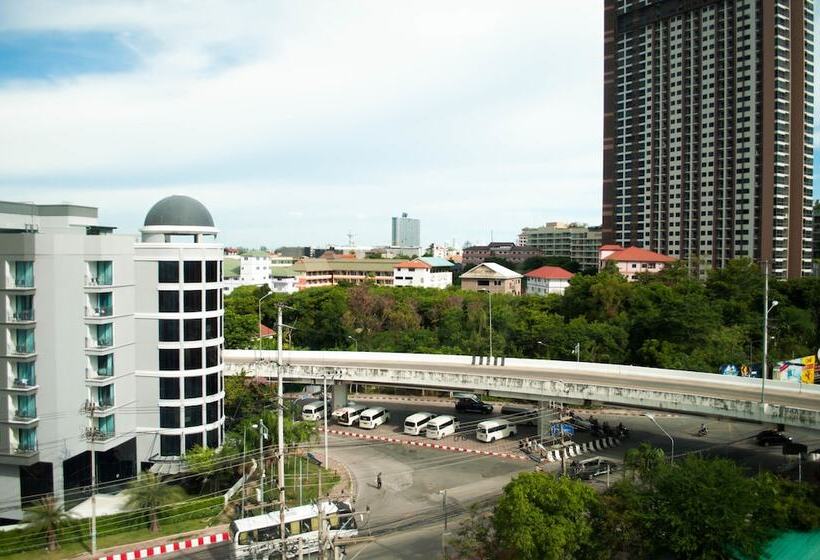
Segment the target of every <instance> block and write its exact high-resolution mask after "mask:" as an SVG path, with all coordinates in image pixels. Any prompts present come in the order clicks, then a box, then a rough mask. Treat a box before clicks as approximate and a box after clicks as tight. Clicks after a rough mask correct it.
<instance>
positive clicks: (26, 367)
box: [14, 362, 37, 386]
mask: <svg viewBox="0 0 820 560" xmlns="http://www.w3.org/2000/svg"><path fill="white" fill-rule="evenodd" d="M14 382H15V383H17V384H19V385H26V386H31V385H36V384H37V379H36V377H35V375H34V362H17V376H16V377H15V379H14Z"/></svg>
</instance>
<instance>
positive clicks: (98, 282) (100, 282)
mask: <svg viewBox="0 0 820 560" xmlns="http://www.w3.org/2000/svg"><path fill="white" fill-rule="evenodd" d="M85 285H86V286H88V287H91V288H95V287H97V286H110V285H111V280H110V279H109V278H102V277H100V276H86V277H85Z"/></svg>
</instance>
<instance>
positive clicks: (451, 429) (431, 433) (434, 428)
mask: <svg viewBox="0 0 820 560" xmlns="http://www.w3.org/2000/svg"><path fill="white" fill-rule="evenodd" d="M456 430H458V419H457V418H455V417H454V416H450V415H449V414H442V415H441V416H436V417H435V418H433V419H432V420H430V421H429V422H427V437H429V438H433V439H441V438H443V437H444V436H449V435H450V434H454V433H456Z"/></svg>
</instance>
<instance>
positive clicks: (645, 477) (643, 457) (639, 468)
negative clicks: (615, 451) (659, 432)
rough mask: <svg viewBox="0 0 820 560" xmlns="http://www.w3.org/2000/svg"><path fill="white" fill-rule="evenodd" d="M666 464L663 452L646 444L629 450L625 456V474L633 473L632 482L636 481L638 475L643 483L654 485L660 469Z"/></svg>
mask: <svg viewBox="0 0 820 560" xmlns="http://www.w3.org/2000/svg"><path fill="white" fill-rule="evenodd" d="M664 464H665V458H664V454H663V450H662V449H658V448H657V447H653V446H652V445H651V444H649V443H646V442H644V443H642V444H640V445H639V446H638V447H633V448H632V449H630V450H628V451H627V452H626V455H625V456H624V467H625V470H624V472H626V470H629V471H631V473H632V480H635V475H636V474H637V475H638V477H640V479H641V481H642V482H646V483H649V484H651V483H652V480H653V478H654V476H655V474H656V473H657V472H658V469H660V468H662V467H663V466H664Z"/></svg>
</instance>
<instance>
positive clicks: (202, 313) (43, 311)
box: [0, 197, 224, 520]
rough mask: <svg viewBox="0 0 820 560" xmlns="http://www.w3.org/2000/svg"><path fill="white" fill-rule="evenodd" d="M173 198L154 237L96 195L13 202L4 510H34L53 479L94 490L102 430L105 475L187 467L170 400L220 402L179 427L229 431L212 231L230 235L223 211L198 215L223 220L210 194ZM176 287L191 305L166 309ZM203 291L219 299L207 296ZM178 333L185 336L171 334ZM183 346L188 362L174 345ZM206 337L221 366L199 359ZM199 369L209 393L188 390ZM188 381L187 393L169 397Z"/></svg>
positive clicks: (2, 406)
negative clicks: (173, 440) (80, 202)
mask: <svg viewBox="0 0 820 560" xmlns="http://www.w3.org/2000/svg"><path fill="white" fill-rule="evenodd" d="M171 199H173V200H172V201H171V202H172V203H169V202H166V201H168V200H169V199H165V200H164V201H160V202H159V203H157V205H155V206H154V208H152V210H151V212H149V214H148V217H147V218H146V227H145V228H144V229H143V234H142V235H143V236H142V239H141V240H138V239H137V237H136V236H134V235H123V234H116V233H114V228H113V227H106V226H102V225H100V224H99V223H98V219H97V209H96V208H92V207H85V206H75V205H68V204H61V205H35V204H19V203H9V202H0V266H1V267H2V269H3V270H4V272H3V273H2V274H0V292H2V295H3V297H0V308H2V309H0V328H2V329H3V330H4V331H5V333H4V336H3V340H4V341H5V342H4V343H3V344H2V345H0V369H2V370H3V372H4V373H3V375H0V395H2V397H3V398H0V487H2V488H3V489H4V494H3V495H4V502H5V503H4V505H3V506H2V507H0V518H3V519H10V520H18V519H20V518H21V517H22V509H21V507H22V505H23V504H24V503H27V502H29V501H30V500H31V499H32V498H33V497H34V496H38V495H41V494H44V493H53V494H54V495H55V496H56V497H57V499H58V500H62V499H63V498H64V497H67V498H68V499H69V500H77V499H79V498H83V497H85V496H86V495H87V491H88V488H89V485H90V462H91V461H90V446H91V443H90V442H91V440H93V446H94V450H95V457H96V462H97V472H98V481H99V483H101V484H108V485H112V484H116V483H117V482H118V481H125V480H127V479H129V478H131V477H133V476H134V475H135V474H136V473H137V469H138V468H139V467H142V466H146V467H147V466H149V465H152V464H156V463H157V461H158V460H159V459H166V458H167V459H171V458H172V457H175V458H176V465H177V468H178V467H179V461H178V458H179V455H180V452H179V451H178V450H177V449H176V448H174V449H172V450H171V449H168V448H163V449H161V448H160V447H161V445H162V441H163V438H164V436H165V435H166V433H168V432H167V431H166V430H164V429H162V428H163V425H162V422H161V415H162V408H161V407H163V406H166V405H169V404H173V405H174V406H175V407H176V409H177V411H178V412H180V413H181V411H182V410H183V409H184V410H185V411H186V413H187V412H188V411H189V409H190V410H191V411H192V410H193V408H192V407H196V406H200V408H204V409H207V410H206V414H207V416H208V422H207V425H206V423H205V422H202V423H200V424H199V425H197V426H196V427H191V429H188V425H186V426H185V428H184V429H183V430H182V432H181V433H180V434H179V435H178V436H177V437H178V439H179V437H181V436H182V433H184V434H185V437H188V436H189V435H190V437H191V438H196V436H195V432H196V433H198V434H199V436H200V437H201V439H200V441H201V442H203V444H206V445H211V446H213V447H216V446H219V445H221V441H222V435H221V426H222V422H223V420H222V419H223V412H222V399H223V396H224V392H223V389H222V380H221V377H222V353H221V347H222V335H221V319H222V303H221V299H220V294H221V281H220V278H221V274H220V272H219V264H220V262H221V259H222V247H221V246H219V245H217V244H216V243H204V242H203V236H210V237H213V236H215V235H216V229H215V228H214V227H213V222H212V221H210V222H209V225H207V226H206V225H201V226H200V225H196V224H195V223H194V222H191V221H190V220H192V219H194V218H202V219H203V223H204V218H205V217H206V215H207V219H208V220H210V214H207V210H206V209H205V208H204V207H203V206H202V205H201V204H199V203H198V202H196V201H194V200H193V199H188V198H187V197H171ZM177 199H184V200H177ZM188 201H190V203H188ZM174 222H177V223H179V224H181V225H174ZM186 235H188V236H190V237H191V239H190V242H189V243H184V242H183V241H181V239H182V238H181V237H180V236H186ZM160 262H162V263H171V264H175V265H176V266H177V272H178V274H181V275H183V276H184V278H183V279H178V280H177V281H175V282H171V283H167V284H165V283H160V282H162V280H163V278H165V277H164V276H163V274H170V273H171V272H170V268H171V265H170V264H160ZM195 269H196V270H198V271H199V278H200V280H199V281H198V282H194V280H193V277H192V276H191V275H192V274H194V272H195ZM180 270H181V271H183V272H179V271H180ZM186 271H187V272H186ZM158 275H159V276H158ZM189 280H191V281H190V282H189ZM160 287H161V288H162V290H160V289H159V288H160ZM189 292H190V293H189ZM169 294H173V296H170V295H169ZM197 296H198V297H197ZM214 298H216V299H214ZM172 300H174V301H176V302H177V304H179V302H184V310H183V311H182V312H181V313H180V312H179V311H180V310H178V312H176V313H173V314H170V315H166V314H165V312H164V310H163V309H160V307H163V306H165V305H166V304H168V303H169V302H170V301H172ZM197 301H199V302H200V303H202V302H205V303H204V304H202V305H207V310H206V309H204V308H203V309H199V310H194V309H193V308H194V307H197V306H196V305H194V304H195V303H196V302H197ZM183 313H184V314H183ZM166 317H167V318H168V319H173V320H172V321H161V320H160V318H162V319H165V318H166ZM166 323H167V324H166ZM170 323H173V324H170ZM194 323H196V325H195V324H194ZM214 329H216V330H214ZM173 333H176V335H175V336H176V337H177V340H179V337H180V333H185V335H184V342H179V341H177V342H175V343H170V342H165V338H166V337H168V336H172V335H173ZM197 333H198V334H199V337H200V339H197V338H196V335H197ZM211 346H213V347H214V348H213V350H212V349H211ZM172 348H173V351H174V352H176V353H177V361H176V362H174V361H173V360H171V361H170V362H169V360H167V359H166V358H167V356H166V355H165V354H164V350H171V349H172ZM183 348H184V349H183ZM214 350H215V351H214ZM197 351H198V352H199V354H200V357H201V358H202V361H203V362H206V361H207V367H208V369H204V368H202V367H200V368H194V367H193V365H195V362H193V361H192V360H193V359H194V358H193V357H192V356H193V354H195V353H196V352H197ZM182 356H184V359H182V358H181V357H182ZM189 358H190V360H189ZM183 363H184V364H185V367H184V368H183V367H182V366H181V365H180V364H183ZM163 364H164V365H165V366H168V365H169V364H170V365H173V366H175V367H174V368H170V367H163ZM202 365H203V364H200V366H202ZM188 378H191V381H188ZM193 378H197V379H198V381H201V382H202V386H204V389H203V395H205V396H202V397H201V398H199V397H195V396H193V395H191V398H190V399H189V398H188V394H190V393H191V391H189V390H188V389H189V388H191V387H196V386H197V383H196V381H194V380H193ZM174 383H175V384H176V387H177V389H178V391H177V393H176V397H175V398H172V399H169V400H164V399H163V396H164V393H163V391H164V390H165V389H168V387H170V386H171V385H173V384H174ZM214 383H216V385H215V387H216V390H212V388H213V387H214ZM183 386H184V387H185V389H181V387H183ZM181 394H184V395H185V400H184V401H183V400H182V397H181V396H180V395H181ZM212 403H215V404H212ZM214 414H215V415H214ZM212 430H215V431H216V432H215V433H213V434H212V433H211V431H212ZM190 443H193V440H191V442H190ZM187 444H188V442H186V444H185V445H187ZM163 451H173V452H174V453H175V454H174V455H167V456H163V453H162V452H163Z"/></svg>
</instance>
